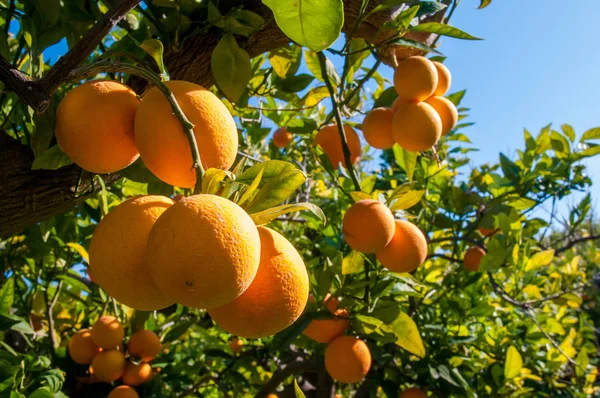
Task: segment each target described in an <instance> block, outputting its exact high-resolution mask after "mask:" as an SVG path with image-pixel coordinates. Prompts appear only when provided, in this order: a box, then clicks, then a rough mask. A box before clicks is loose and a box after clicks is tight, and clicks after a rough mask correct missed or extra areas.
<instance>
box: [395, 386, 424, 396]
mask: <svg viewBox="0 0 600 398" xmlns="http://www.w3.org/2000/svg"><path fill="white" fill-rule="evenodd" d="M399 398H427V393H425V391H423V390H419V389H418V388H407V389H406V390H404V391H402V392H401V393H400V396H399Z"/></svg>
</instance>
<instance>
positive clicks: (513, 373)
mask: <svg viewBox="0 0 600 398" xmlns="http://www.w3.org/2000/svg"><path fill="white" fill-rule="evenodd" d="M521 368H523V358H521V354H520V353H519V351H517V349H516V348H515V347H514V346H512V345H511V346H510V347H508V350H507V351H506V362H504V377H505V378H506V380H510V379H512V378H514V377H517V376H518V375H520V374H521Z"/></svg>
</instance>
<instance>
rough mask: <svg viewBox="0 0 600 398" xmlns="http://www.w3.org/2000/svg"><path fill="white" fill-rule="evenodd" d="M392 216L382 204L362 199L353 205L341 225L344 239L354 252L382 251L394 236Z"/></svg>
mask: <svg viewBox="0 0 600 398" xmlns="http://www.w3.org/2000/svg"><path fill="white" fill-rule="evenodd" d="M394 229H395V224H394V215H393V214H392V212H391V211H390V209H388V208H387V207H386V206H385V205H384V204H383V203H381V202H378V201H376V200H371V199H363V200H359V201H358V202H356V203H354V204H353V205H352V206H350V208H349V209H348V211H346V214H344V221H343V224H342V231H343V234H344V239H346V242H347V243H348V245H349V246H350V247H351V248H353V249H354V250H358V251H359V252H363V253H375V252H378V251H380V250H381V249H383V248H384V247H385V246H386V245H387V244H388V243H390V240H392V237H393V236H394Z"/></svg>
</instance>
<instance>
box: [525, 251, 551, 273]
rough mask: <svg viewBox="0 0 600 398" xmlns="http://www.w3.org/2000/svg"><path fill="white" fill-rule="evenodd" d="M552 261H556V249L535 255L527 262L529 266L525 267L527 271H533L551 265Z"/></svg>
mask: <svg viewBox="0 0 600 398" xmlns="http://www.w3.org/2000/svg"><path fill="white" fill-rule="evenodd" d="M552 259H554V249H550V250H545V251H543V252H539V253H535V254H534V255H533V256H531V258H530V259H529V261H528V262H527V265H526V266H525V271H531V270H534V269H537V268H539V267H543V266H545V265H548V264H550V262H551V261H552Z"/></svg>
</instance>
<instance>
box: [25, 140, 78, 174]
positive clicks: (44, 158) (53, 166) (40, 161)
mask: <svg viewBox="0 0 600 398" xmlns="http://www.w3.org/2000/svg"><path fill="white" fill-rule="evenodd" d="M70 164H73V161H72V160H71V159H69V157H68V156H67V155H66V154H65V153H64V152H63V151H62V150H61V149H60V148H59V147H58V145H54V146H53V147H51V148H50V149H48V150H47V151H45V152H43V153H42V154H41V155H39V156H38V157H36V158H35V160H34V161H33V164H32V165H31V170H57V169H60V168H61V167H65V166H68V165H70Z"/></svg>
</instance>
